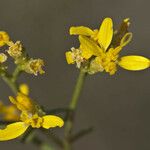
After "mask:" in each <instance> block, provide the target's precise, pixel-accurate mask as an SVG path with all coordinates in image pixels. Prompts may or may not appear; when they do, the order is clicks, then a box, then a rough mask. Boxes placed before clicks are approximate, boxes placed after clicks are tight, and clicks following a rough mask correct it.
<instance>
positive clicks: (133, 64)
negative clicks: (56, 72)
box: [66, 18, 150, 75]
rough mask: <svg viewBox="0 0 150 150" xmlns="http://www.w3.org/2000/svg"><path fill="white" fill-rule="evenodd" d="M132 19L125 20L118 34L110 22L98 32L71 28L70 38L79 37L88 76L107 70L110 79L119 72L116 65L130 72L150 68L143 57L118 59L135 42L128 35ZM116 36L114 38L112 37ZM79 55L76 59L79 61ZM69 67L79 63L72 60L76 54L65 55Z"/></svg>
mask: <svg viewBox="0 0 150 150" xmlns="http://www.w3.org/2000/svg"><path fill="white" fill-rule="evenodd" d="M128 26H129V19H124V21H123V23H122V24H121V27H120V29H119V30H118V31H115V33H114V31H113V22H112V19H111V18H105V19H104V20H103V22H102V24H101V26H100V29H99V30H91V29H90V28H87V27H83V26H80V27H71V28H70V34H71V35H72V34H73V35H79V41H80V47H79V48H78V50H79V51H80V57H81V58H80V59H82V62H81V65H82V64H84V62H90V63H87V64H88V66H89V69H88V70H87V72H88V73H90V74H93V73H96V72H102V71H103V70H105V71H106V72H108V73H109V74H110V75H113V74H114V73H115V72H116V71H117V65H118V64H119V66H121V67H122V68H124V69H127V70H133V71H135V70H143V69H146V68H148V67H149V66H150V61H149V59H147V58H145V57H142V56H128V57H122V58H119V53H120V51H121V50H122V48H123V47H124V46H126V45H127V44H128V43H129V42H130V41H131V39H132V33H130V32H128V29H127V28H128ZM113 35H114V36H113ZM78 56H79V55H76V57H78ZM66 59H67V62H68V64H73V63H78V62H79V61H77V60H76V59H74V57H73V52H72V51H68V52H66ZM81 65H80V66H81Z"/></svg>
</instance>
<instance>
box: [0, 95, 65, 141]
mask: <svg viewBox="0 0 150 150" xmlns="http://www.w3.org/2000/svg"><path fill="white" fill-rule="evenodd" d="M10 101H11V102H12V103H13V104H15V105H16V107H17V108H18V109H19V110H20V111H21V114H20V119H19V120H18V122H15V123H12V124H9V125H7V126H6V127H5V128H4V129H0V141H6V140H11V139H14V138H17V137H19V136H20V135H22V134H23V133H24V132H25V131H26V130H27V129H28V127H29V126H31V127H32V128H41V127H42V128H45V129H49V128H54V127H57V126H58V127H62V126H63V125H64V122H63V120H62V119H61V118H60V117H58V116H54V115H45V114H44V113H43V114H41V113H40V111H38V108H37V105H36V104H35V103H34V102H33V101H32V100H31V99H30V98H29V97H28V96H27V95H24V94H23V93H18V95H17V97H16V99H14V98H12V97H10Z"/></svg>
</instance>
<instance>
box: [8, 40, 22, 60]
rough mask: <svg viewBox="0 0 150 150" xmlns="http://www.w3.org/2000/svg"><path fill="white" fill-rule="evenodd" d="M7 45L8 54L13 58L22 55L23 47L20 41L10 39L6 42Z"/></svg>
mask: <svg viewBox="0 0 150 150" xmlns="http://www.w3.org/2000/svg"><path fill="white" fill-rule="evenodd" d="M7 44H8V46H9V49H8V50H7V52H8V54H9V55H10V56H11V57H13V58H14V59H17V58H19V57H21V56H22V52H23V48H22V44H21V42H20V41H17V42H16V43H13V42H12V41H10V42H8V43H7Z"/></svg>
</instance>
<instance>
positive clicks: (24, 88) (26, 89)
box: [19, 83, 29, 95]
mask: <svg viewBox="0 0 150 150" xmlns="http://www.w3.org/2000/svg"><path fill="white" fill-rule="evenodd" d="M19 91H20V92H21V93H23V94H24V95H29V87H28V85H27V84H25V83H23V84H21V85H20V86H19Z"/></svg>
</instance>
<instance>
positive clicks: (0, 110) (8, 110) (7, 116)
mask: <svg viewBox="0 0 150 150" xmlns="http://www.w3.org/2000/svg"><path fill="white" fill-rule="evenodd" d="M19 114H20V112H19V111H18V109H17V108H16V106H14V105H8V106H6V105H4V104H3V103H2V102H1V101H0V115H1V116H2V119H3V120H5V121H18V120H19V118H20V116H19Z"/></svg>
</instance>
